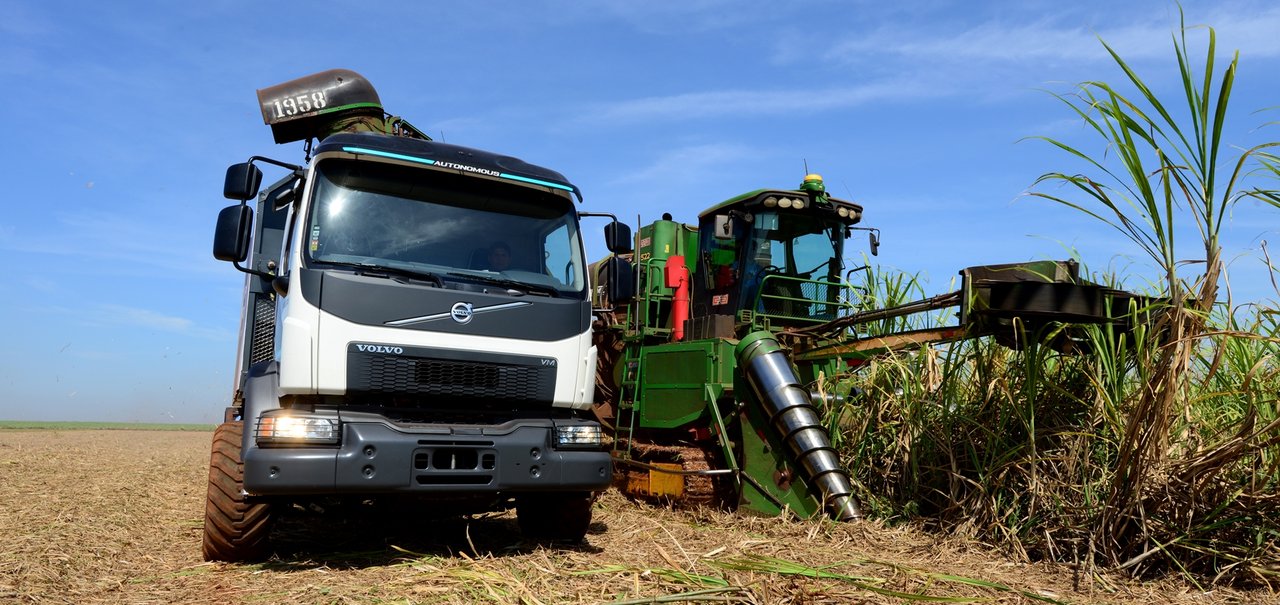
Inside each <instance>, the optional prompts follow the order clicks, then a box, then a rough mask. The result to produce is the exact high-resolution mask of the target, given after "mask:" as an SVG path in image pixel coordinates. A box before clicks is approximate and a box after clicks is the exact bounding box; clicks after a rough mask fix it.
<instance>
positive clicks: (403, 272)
mask: <svg viewBox="0 0 1280 605" xmlns="http://www.w3.org/2000/svg"><path fill="white" fill-rule="evenodd" d="M320 262H323V263H325V264H328V265H337V266H339V267H348V268H351V269H355V271H356V273H358V274H360V275H366V276H369V277H386V278H392V277H407V278H410V279H415V280H419V281H427V282H431V283H432V284H435V286H436V287H437V288H443V287H444V280H442V279H440V276H439V275H436V274H435V273H432V272H430V271H414V270H413V269H401V268H399V267H388V266H386V265H375V264H373V263H348V262H343V261H320Z"/></svg>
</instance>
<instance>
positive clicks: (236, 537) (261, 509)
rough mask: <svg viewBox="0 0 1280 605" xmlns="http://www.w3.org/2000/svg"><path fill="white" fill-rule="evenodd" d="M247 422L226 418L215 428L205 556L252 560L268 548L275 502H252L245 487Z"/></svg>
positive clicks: (213, 559)
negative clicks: (243, 454)
mask: <svg viewBox="0 0 1280 605" xmlns="http://www.w3.org/2000/svg"><path fill="white" fill-rule="evenodd" d="M243 435H244V423H243V422H224V423H222V424H221V425H219V426H218V428H217V430H215V431H214V432H213V452H212V453H211V454H210V458H209V492H208V497H207V498H206V499H205V506H204V546H203V549H202V550H203V551H204V559H205V560H206V561H228V562H234V561H251V560H255V559H259V558H261V557H262V556H263V555H264V554H265V553H266V550H267V534H268V533H269V532H270V530H271V505H270V504H267V503H265V502H251V501H250V500H249V497H248V495H247V494H245V491H244V461H243V460H241V458H240V449H241V443H242V440H241V438H242V436H243Z"/></svg>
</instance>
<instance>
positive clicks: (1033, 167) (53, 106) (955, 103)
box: [0, 0, 1280, 422]
mask: <svg viewBox="0 0 1280 605" xmlns="http://www.w3.org/2000/svg"><path fill="white" fill-rule="evenodd" d="M303 6H304V5H303V4H296V3H294V4H288V3H266V4H264V3H260V2H202V3H175V2H127V3H86V2H80V1H77V2H69V1H65V0H46V1H42V2H34V1H30V0H28V1H14V0H0V75H2V76H3V78H4V81H5V82H6V85H5V87H4V91H3V93H0V98H2V99H3V101H2V105H0V108H3V111H4V114H5V122H4V123H5V124H6V127H7V128H6V130H7V133H6V135H7V136H6V140H7V144H6V145H5V147H4V150H3V151H0V154H3V155H2V161H0V166H3V169H2V171H0V174H3V176H4V180H5V187H4V192H3V193H0V200H2V202H0V204H2V206H0V207H2V208H3V213H0V254H3V255H4V256H5V258H6V260H7V262H6V264H5V266H6V269H7V270H6V271H4V272H3V274H0V315H2V316H3V317H5V318H7V321H6V322H5V327H4V328H3V334H4V338H3V339H2V342H3V344H0V419H44V420H112V421H142V422H167V421H189V422H216V421H218V420H220V419H221V411H222V408H223V407H224V406H225V405H226V404H227V401H228V399H229V397H230V393H231V389H232V365H233V360H234V356H235V347H236V331H237V326H238V321H239V306H240V291H241V286H242V283H243V279H242V276H241V275H240V274H239V273H237V272H235V271H234V270H233V269H232V268H231V267H230V266H228V265H225V264H223V263H219V262H217V261H215V260H213V258H212V257H211V256H210V244H211V237H212V233H213V223H214V219H215V217H216V215H217V212H218V210H219V209H220V208H222V207H223V206H224V205H226V203H227V202H226V201H224V200H223V199H222V198H221V184H222V178H223V171H224V170H225V168H226V166H227V165H228V164H232V163H235V162H238V161H243V160H245V159H246V158H248V157H249V156H251V155H270V156H272V157H275V158H278V159H281V160H285V161H290V162H300V161H301V160H302V150H301V144H300V143H293V144H288V145H275V144H274V143H272V139H271V134H270V131H269V129H268V128H267V127H266V126H264V125H263V124H262V122H261V117H260V114H259V113H258V108H257V104H256V99H255V97H254V91H255V90H256V89H258V88H263V87H266V86H270V85H273V84H277V83H280V82H283V81H285V80H289V79H293V78H296V77H299V76H302V75H306V74H309V73H313V72H317V71H321V70H324V69H330V68H335V67H341V68H347V69H353V70H355V71H357V72H360V73H361V74H363V75H364V76H366V77H367V78H368V79H369V80H370V81H371V82H372V83H373V85H374V86H375V87H376V88H377V90H378V92H379V94H380V96H381V98H382V101H383V104H384V105H385V106H386V107H387V109H388V110H389V111H390V112H392V113H394V114H397V115H401V116H404V117H405V118H406V119H408V120H410V121H411V122H413V123H414V124H415V125H417V126H418V127H419V128H421V129H423V130H424V131H426V132H428V133H429V134H431V135H432V136H434V137H436V138H442V139H444V140H446V141H448V142H450V143H457V144H463V145H468V146H473V147H480V148H484V149H489V150H493V151H499V152H502V153H506V154H510V155H515V156H518V157H521V158H523V159H525V160H528V161H531V162H534V163H537V164H542V165H545V166H549V167H552V168H554V169H556V170H559V171H560V172H562V173H564V174H565V175H566V176H568V177H569V178H570V179H571V180H573V181H574V182H575V183H576V184H577V185H578V186H579V187H580V188H581V189H582V190H583V192H584V194H585V196H586V203H585V209H587V210H593V211H605V212H614V213H616V214H618V215H620V216H623V217H627V218H628V219H629V220H630V221H631V222H633V223H634V222H635V217H636V216H637V215H639V217H640V219H641V220H643V221H644V222H649V221H651V220H653V219H655V218H657V217H658V216H659V215H660V214H661V213H662V212H664V211H665V212H671V213H672V214H673V215H674V216H675V217H676V218H677V220H683V221H685V222H695V221H696V216H697V214H698V212H699V211H700V210H701V209H703V208H706V207H708V206H711V205H713V204H715V203H716V202H719V201H721V200H723V199H726V198H728V197H731V196H733V195H736V194H738V193H741V192H744V191H748V190H751V189H757V188H761V187H786V188H792V187H795V186H797V185H798V184H799V182H800V180H801V179H802V177H803V176H804V163H805V162H807V163H808V166H809V168H810V170H812V171H814V172H819V173H821V174H823V175H824V176H825V177H826V180H827V185H828V188H829V190H831V191H832V192H833V193H834V194H836V195H838V196H840V197H845V198H849V199H853V200H855V201H857V202H859V203H861V204H863V205H864V206H865V208H866V212H865V218H864V225H866V226H872V227H878V228H880V229H881V230H882V232H883V245H882V247H881V253H880V256H879V258H878V259H876V261H877V262H878V263H881V264H883V265H886V266H888V267H892V268H896V269H901V270H905V271H910V272H919V273H920V274H921V275H922V276H923V277H924V278H926V279H927V280H928V281H927V284H928V285H927V291H928V293H929V294H933V293H939V292H943V291H948V290H949V289H951V279H952V277H953V276H954V275H955V273H956V271H958V270H959V269H961V268H963V267H966V266H970V265H977V264H988V263H999V262H1014V261H1022V260H1028V259H1039V258H1065V257H1066V256H1067V255H1068V254H1069V250H1078V252H1079V254H1080V255H1081V256H1082V257H1083V258H1084V260H1085V261H1086V263H1087V264H1089V265H1090V266H1092V267H1093V268H1095V269H1105V268H1107V267H1112V268H1114V269H1116V270H1118V271H1120V272H1121V273H1125V274H1127V275H1129V276H1130V278H1131V279H1132V280H1134V281H1137V282H1140V281H1141V280H1142V279H1144V278H1150V279H1154V276H1155V272H1154V271H1153V270H1152V269H1151V268H1150V265H1149V264H1148V263H1146V262H1145V261H1144V259H1142V258H1141V257H1140V256H1139V254H1138V252H1137V251H1136V250H1134V249H1133V247H1132V246H1131V245H1129V244H1127V243H1126V242H1125V241H1124V240H1123V239H1120V238H1119V237H1118V236H1117V235H1116V234H1115V233H1114V232H1113V231H1111V230H1109V229H1108V228H1106V227H1104V226H1102V225H1100V224H1097V223H1095V222H1092V221H1091V220H1089V219H1086V218H1084V217H1082V216H1081V215H1079V214H1078V213H1076V212H1073V211H1071V210H1069V209H1066V208H1063V207H1060V206H1056V205H1053V204H1050V203H1047V202H1043V201H1037V200H1035V199H1032V198H1028V197H1025V195H1024V194H1025V192H1026V191H1027V190H1028V188H1029V187H1030V186H1031V185H1032V183H1033V182H1034V181H1035V179H1036V177H1038V176H1039V175H1041V174H1043V173H1046V172H1050V171H1058V170H1061V171H1067V172H1072V171H1075V170H1078V169H1079V166H1078V165H1075V164H1073V163H1072V162H1071V161H1070V160H1069V158H1067V157H1066V156H1064V155H1063V154H1062V153H1061V152H1058V151H1055V150H1053V149H1052V148H1050V147H1049V146H1048V145H1046V144H1044V143H1040V142H1036V141H1030V140H1025V139H1026V138H1027V137H1035V136H1052V137H1060V138H1064V139H1066V140H1068V141H1072V142H1073V143H1076V144H1079V145H1080V146H1081V147H1082V148H1084V149H1085V150H1087V151H1089V152H1091V153H1101V152H1102V149H1101V147H1100V143H1097V142H1096V141H1094V140H1092V139H1089V138H1088V137H1087V136H1085V135H1086V133H1085V132H1084V131H1083V129H1082V128H1081V124H1080V122H1079V121H1078V120H1077V119H1074V118H1073V115H1072V114H1071V113H1070V112H1069V111H1068V110H1067V108H1066V107H1065V106H1063V105H1062V104H1061V103H1060V102H1058V101H1056V100H1054V99H1053V97H1052V96H1051V95H1050V94H1048V92H1046V91H1053V92H1059V93H1065V92H1069V91H1070V90H1071V87H1072V84H1074V83H1077V82H1080V81H1083V80H1088V79H1100V80H1106V81H1109V82H1115V83H1120V82H1121V80H1122V75H1121V74H1120V72H1119V71H1118V70H1117V69H1116V68H1115V66H1114V65H1113V64H1112V63H1111V62H1110V60H1109V58H1108V57H1107V55H1106V53H1105V51H1104V49H1103V48H1102V46H1101V45H1100V44H1099V42H1098V36H1101V37H1102V38H1104V39H1106V40H1107V41H1108V42H1109V43H1111V44H1112V45H1113V46H1114V47H1115V48H1116V49H1117V50H1118V51H1119V53H1120V54H1121V55H1122V56H1124V57H1125V58H1126V59H1127V60H1129V61H1130V62H1131V63H1132V64H1133V66H1134V67H1135V68H1136V69H1137V70H1138V71H1139V72H1140V73H1141V74H1142V75H1143V77H1144V78H1146V79H1147V80H1148V81H1149V82H1150V83H1152V84H1153V86H1154V87H1155V88H1156V89H1157V90H1159V91H1165V94H1168V93H1169V92H1174V93H1176V92H1177V91H1178V89H1177V87H1176V85H1177V81H1176V79H1175V78H1176V71H1175V70H1174V64H1173V58H1172V57H1173V55H1172V47H1171V34H1172V32H1173V31H1174V29H1175V28H1176V27H1177V25H1178V16H1177V5H1175V4H1174V3H1172V2H1164V1H1137V2H1115V1H1107V2H1100V1H1095V0H1084V1H1078V2H1071V3H1063V2H1047V1H1037V0H1031V1H1018V2H989V3H975V2H964V1H941V0H939V1H923V2H878V1H877V2H862V1H843V2H842V1H834V0H830V1H822V0H811V1H800V2H791V3H782V2H763V1H755V0H734V1H731V0H682V1H679V2H661V1H651V2H637V1H634V0H576V1H568V0H564V1H494V2H455V3H442V2H403V3H386V4H382V3H379V4H378V5H377V8H373V6H374V5H373V4H369V5H366V6H368V8H363V9H359V10H357V9H352V8H350V7H353V6H355V5H354V4H352V3H349V2H323V1H321V2H308V3H305V7H306V8H302V7H303ZM1184 6H1185V9H1186V13H1187V21H1188V23H1191V24H1209V25H1212V26H1214V27H1215V28H1216V30H1217V32H1218V48H1219V50H1220V51H1224V52H1229V51H1231V50H1235V49H1238V50H1239V51H1240V55H1241V62H1240V69H1239V74H1238V76H1237V85H1236V91H1235V95H1234V97H1233V100H1232V105H1233V107H1234V110H1233V113H1232V114H1231V116H1230V121H1229V123H1228V127H1227V134H1226V141H1227V142H1228V143H1230V144H1232V145H1234V146H1237V147H1247V146H1251V145H1254V144H1257V143H1260V142H1263V141H1268V140H1280V136H1277V132H1280V131H1278V130H1277V128H1280V127H1277V126H1264V125H1265V124H1266V123H1267V122H1269V121H1276V120H1277V119H1280V115H1278V114H1277V111H1280V110H1272V111H1270V112H1261V113H1256V111H1257V110H1262V109H1264V108H1268V107H1276V106H1280V78H1278V77H1277V74H1280V36H1278V35H1277V34H1276V32H1280V5H1277V4H1275V3H1274V2H1269V1H1253V0H1245V1H1227V2H1196V1H1188V2H1185V3H1184ZM1203 38H1204V35H1203V32H1199V33H1196V32H1193V33H1192V39H1196V40H1202V39H1203ZM1195 53H1196V54H1198V55H1199V56H1203V53H1202V52H1201V51H1199V50H1197V51H1195ZM273 176H276V175H273V173H268V178H271V177H273ZM1278 217H1280V210H1275V209H1271V208H1263V207H1259V206H1257V205H1256V204H1251V203H1246V204H1242V205H1240V206H1239V207H1237V208H1236V212H1235V213H1234V214H1233V217H1232V222H1231V224H1230V225H1229V226H1228V227H1227V229H1226V234H1227V239H1226V247H1227V254H1228V256H1229V258H1231V259H1233V264H1232V266H1231V280H1232V287H1233V291H1234V292H1235V295H1236V299H1237V302H1240V301H1243V300H1269V301H1273V300H1275V299H1276V297H1277V294H1276V292H1275V291H1274V290H1273V289H1272V288H1271V286H1270V284H1269V279H1268V278H1269V272H1268V271H1267V269H1266V267H1265V265H1263V263H1262V261H1261V260H1260V259H1261V253H1260V246H1261V242H1262V241H1272V242H1274V241H1275V240H1277V239H1280V238H1278V237H1277V234H1278V233H1280V220H1277V219H1278ZM588 230H589V232H591V233H592V234H594V233H596V232H597V231H599V229H596V228H594V227H592V226H591V225H590V224H589V225H588ZM856 241H858V242H859V244H861V242H862V240H861V239H860V238H859V239H858V240H856ZM601 249H602V246H601V244H600V238H599V237H596V236H594V235H593V238H592V240H591V241H589V253H590V254H591V256H592V257H598V256H599V255H600V254H601ZM857 249H858V248H855V250H857ZM1186 256H1187V257H1188V258H1192V257H1194V256H1195V250H1194V249H1193V248H1191V249H1188V250H1187V254H1186Z"/></svg>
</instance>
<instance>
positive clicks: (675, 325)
mask: <svg viewBox="0 0 1280 605" xmlns="http://www.w3.org/2000/svg"><path fill="white" fill-rule="evenodd" d="M662 275H663V277H664V278H665V279H666V282H667V287H668V288H675V289H676V292H675V297H674V298H672V300H671V340H675V341H680V340H684V322H685V320H687V319H689V267H687V266H685V264H684V257H683V256H668V257H667V264H666V266H665V267H663V271H662Z"/></svg>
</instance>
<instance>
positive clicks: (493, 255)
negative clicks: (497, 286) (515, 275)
mask: <svg viewBox="0 0 1280 605" xmlns="http://www.w3.org/2000/svg"><path fill="white" fill-rule="evenodd" d="M510 268H511V246H508V245H507V243H506V242H504V241H501V240H499V241H496V242H493V243H492V244H489V266H488V269H489V270H490V271H497V272H502V271H506V270H507V269H510Z"/></svg>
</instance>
